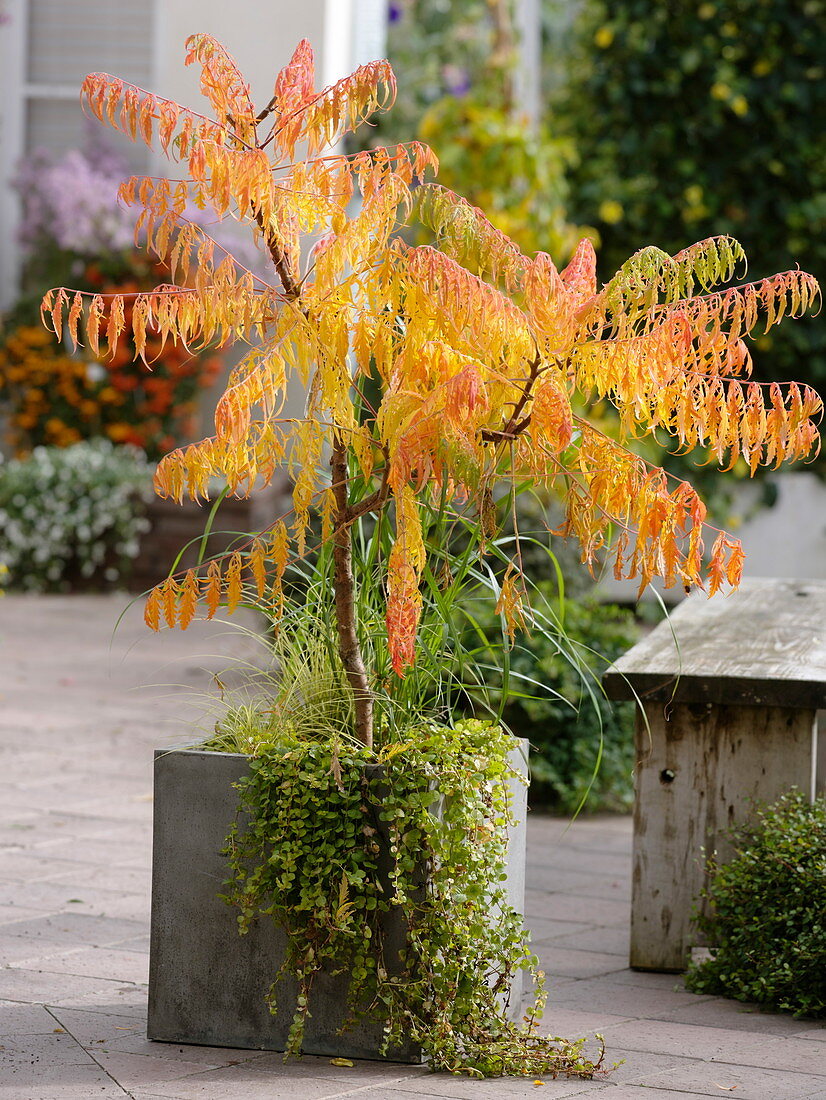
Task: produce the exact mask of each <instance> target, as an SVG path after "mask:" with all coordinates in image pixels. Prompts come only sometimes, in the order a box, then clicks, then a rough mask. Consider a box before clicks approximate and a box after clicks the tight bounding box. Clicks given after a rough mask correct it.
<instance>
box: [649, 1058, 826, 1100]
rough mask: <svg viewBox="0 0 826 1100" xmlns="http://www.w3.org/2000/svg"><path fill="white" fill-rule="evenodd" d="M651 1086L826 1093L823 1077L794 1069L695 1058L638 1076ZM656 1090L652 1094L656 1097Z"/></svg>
mask: <svg viewBox="0 0 826 1100" xmlns="http://www.w3.org/2000/svg"><path fill="white" fill-rule="evenodd" d="M636 1083H637V1084H639V1085H643V1086H645V1087H646V1088H650V1089H660V1088H670V1089H672V1090H674V1091H675V1092H679V1091H680V1090H682V1089H684V1090H686V1091H688V1090H689V1089H691V1090H693V1091H695V1092H704V1093H706V1094H707V1095H708V1096H718V1097H719V1096H725V1095H726V1093H729V1094H730V1095H732V1096H736V1097H737V1098H738V1100H802V1098H803V1097H810V1096H816V1095H817V1094H818V1093H817V1090H818V1089H820V1090H821V1091H820V1095H821V1096H824V1095H826V1083H824V1080H823V1078H822V1077H820V1078H819V1077H817V1076H814V1075H811V1074H808V1073H797V1072H795V1071H794V1069H792V1068H791V1067H790V1068H786V1069H783V1070H775V1069H765V1068H764V1069H755V1068H752V1067H751V1066H734V1065H716V1064H715V1065H712V1064H709V1063H707V1062H705V1063H704V1062H694V1064H693V1065H692V1066H691V1067H690V1068H689V1069H685V1068H683V1067H679V1068H675V1069H668V1070H665V1071H663V1072H661V1073H654V1074H649V1075H647V1076H644V1077H640V1078H639V1080H638V1081H637V1082H636ZM656 1095H657V1094H656V1093H655V1094H654V1096H655V1097H656Z"/></svg>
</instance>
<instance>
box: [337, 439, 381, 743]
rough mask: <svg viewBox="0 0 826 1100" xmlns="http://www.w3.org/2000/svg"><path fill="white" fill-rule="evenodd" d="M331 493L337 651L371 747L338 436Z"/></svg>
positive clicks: (359, 728) (362, 736)
mask: <svg viewBox="0 0 826 1100" xmlns="http://www.w3.org/2000/svg"><path fill="white" fill-rule="evenodd" d="M330 467H331V469H332V475H333V485H332V489H333V495H334V497H335V500H336V516H335V531H334V533H333V565H334V571H333V591H334V594H335V615H336V630H337V632H338V652H339V656H340V657H341V663H342V664H343V665H344V672H345V674H346V676H347V680H348V682H349V684H350V687H351V688H352V689H353V698H354V700H355V708H356V736H357V737H358V739H359V740H360V741H361V742H362V744H364V745H366V746H367V747H368V748H372V747H373V692H372V691H371V689H370V684H369V682H368V679H367V670H366V669H365V667H364V659H363V657H362V654H361V646H360V644H359V639H358V633H357V631H356V599H355V581H354V579H353V546H352V537H353V536H352V530H351V529H352V522H351V515H350V507H349V503H348V499H347V498H348V493H347V488H348V485H349V481H348V476H347V449H346V447H345V445H344V444H343V443H342V442H341V440H340V439H336V440H334V442H333V454H332V458H331V459H330Z"/></svg>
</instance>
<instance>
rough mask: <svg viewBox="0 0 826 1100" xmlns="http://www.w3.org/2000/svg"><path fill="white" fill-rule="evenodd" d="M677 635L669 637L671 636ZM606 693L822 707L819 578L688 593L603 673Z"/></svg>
mask: <svg viewBox="0 0 826 1100" xmlns="http://www.w3.org/2000/svg"><path fill="white" fill-rule="evenodd" d="M675 637H676V642H675ZM602 682H603V684H604V686H605V691H606V693H607V695H608V696H609V698H612V699H634V698H636V697H639V698H640V699H641V700H642V701H643V702H645V701H646V700H649V699H650V700H665V701H667V700H672V701H673V702H676V703H718V704H721V703H722V704H730V705H732V706H772V707H799V708H806V709H811V708H815V709H817V708H819V707H824V706H826V581H821V580H818V581H790V580H774V579H762V578H754V579H751V580H746V581H743V583H742V585H741V587H740V588H739V589H738V590H737V591H736V592H732V593H731V594H730V595H728V596H723V595H722V594H718V595H716V596H714V597H713V598H712V599H709V598H708V597H707V596H706V595H705V594H704V593H703V592H696V593H694V594H693V595H691V596H689V597H688V598H687V599H686V600H684V601H683V603H681V604H680V605H679V607H678V608H677V609H676V610H675V611H673V612H672V613H671V616H670V620H666V621H664V622H662V623H660V624H659V625H658V626H657V627H656V629H655V630H653V631H652V632H651V634H649V635H648V637H646V638H644V639H643V640H642V641H641V642H640V643H639V644H638V645H635V646H634V647H633V649H630V650H629V651H628V653H626V654H625V655H624V656H623V657H621V658H620V659H619V660H618V661H616V662H615V663H614V664H613V665H612V666H611V667H610V668H609V669H608V671H607V672H606V673H605V675H604V676H603V678H602Z"/></svg>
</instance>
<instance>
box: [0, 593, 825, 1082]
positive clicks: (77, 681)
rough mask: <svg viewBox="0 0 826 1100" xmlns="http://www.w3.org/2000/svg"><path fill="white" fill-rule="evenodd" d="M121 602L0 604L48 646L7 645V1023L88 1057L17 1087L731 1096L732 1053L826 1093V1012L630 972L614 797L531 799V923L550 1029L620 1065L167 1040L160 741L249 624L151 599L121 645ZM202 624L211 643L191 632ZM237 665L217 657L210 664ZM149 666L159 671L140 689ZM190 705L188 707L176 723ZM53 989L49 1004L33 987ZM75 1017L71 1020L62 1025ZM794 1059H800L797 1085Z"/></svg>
mask: <svg viewBox="0 0 826 1100" xmlns="http://www.w3.org/2000/svg"><path fill="white" fill-rule="evenodd" d="M124 604H125V598H124V597H119V596H114V597H93V598H89V597H48V598H47V599H46V600H45V601H40V600H37V599H35V600H32V599H31V598H30V597H17V596H11V597H9V596H7V597H5V598H4V601H3V619H4V631H3V636H2V637H0V645H2V644H3V642H4V640H6V639H7V638H9V637H15V636H23V633H22V631H23V627H24V626H25V629H26V634H25V636H26V637H31V638H32V639H33V640H34V641H33V644H32V647H31V656H30V654H29V652H28V651H25V650H23V649H20V647H17V648H16V649H14V648H13V647H10V646H8V644H7V645H6V650H9V649H12V650H13V651H12V652H9V653H8V657H7V658H6V657H5V656H4V661H5V664H4V673H5V683H4V695H5V698H4V707H3V709H2V711H0V774H2V775H3V777H4V782H5V783H6V784H7V787H8V792H9V797H8V798H6V799H5V800H4V799H3V798H2V797H0V878H5V879H6V880H7V881H6V883H5V888H3V887H0V929H2V939H0V944H2V945H9V946H8V947H7V952H8V953H9V957H10V958H12V957H13V961H16V962H26V960H29V959H37V960H38V962H37V965H36V966H35V965H32V964H31V963H27V964H26V965H25V966H21V965H17V966H13V967H10V968H6V969H0V996H3V995H5V996H6V997H9V998H11V999H10V1000H7V1001H6V1002H5V1003H4V1002H0V1033H2V1034H9V1035H12V1036H13V1043H15V1044H17V1045H16V1047H15V1048H14V1049H15V1050H16V1051H17V1053H18V1054H19V1055H21V1057H24V1054H21V1052H25V1053H31V1052H35V1053H37V1052H40V1053H41V1054H42V1051H43V1050H44V1049H53V1050H58V1051H61V1052H63V1051H69V1050H71V1049H72V1048H71V1047H70V1046H69V1045H67V1043H68V1040H69V1039H72V1040H73V1041H74V1040H75V1039H76V1040H77V1042H76V1043H75V1047H76V1049H77V1053H76V1054H74V1055H72V1056H71V1058H75V1059H76V1058H85V1059H86V1061H85V1062H84V1063H82V1064H80V1063H76V1062H73V1061H72V1060H71V1058H70V1059H69V1060H66V1059H65V1058H64V1057H63V1055H62V1054H61V1058H60V1059H58V1060H54V1059H52V1060H51V1065H52V1066H53V1068H54V1071H55V1072H54V1074H53V1079H49V1080H48V1081H46V1080H45V1079H43V1078H41V1079H40V1080H39V1081H38V1082H35V1078H34V1077H31V1076H30V1077H29V1078H28V1079H26V1082H25V1083H23V1084H22V1087H21V1080H22V1079H21V1078H20V1077H17V1078H16V1079H15V1081H14V1083H13V1084H11V1091H10V1089H9V1086H7V1083H6V1080H3V1083H2V1085H0V1100H53V1098H54V1100H63V1098H65V1100H89V1097H93V1096H101V1097H102V1098H103V1100H108V1097H109V1096H115V1095H117V1096H118V1097H120V1098H123V1097H124V1096H125V1095H126V1093H125V1091H124V1090H125V1089H128V1095H129V1096H131V1097H133V1098H134V1100H194V1098H195V1097H203V1098H204V1100H224V1098H226V1100H230V1098H231V1100H257V1098H258V1097H267V1100H271V1098H272V1097H275V1098H289V1100H314V1098H316V1097H317V1098H319V1100H321V1098H333V1097H339V1096H342V1097H343V1096H359V1097H360V1096H365V1097H375V1098H376V1100H413V1098H415V1097H422V1098H426V1097H431V1098H432V1097H446V1098H450V1097H457V1098H459V1100H464V1098H465V1097H472V1098H473V1100H485V1098H487V1097H494V1096H496V1097H497V1098H502V1100H507V1098H509V1097H521V1096H537V1095H538V1096H544V1097H548V1098H557V1097H558V1098H560V1100H561V1098H563V1097H566V1096H571V1097H573V1096H590V1095H594V1096H599V1097H605V1098H608V1100H625V1098H626V1097H628V1098H631V1097H633V1098H634V1100H652V1098H653V1100H670V1098H672V1097H673V1098H679V1100H690V1098H691V1097H694V1096H696V1097H700V1096H709V1095H723V1096H725V1095H727V1093H726V1091H724V1090H723V1089H721V1088H719V1087H718V1084H724V1081H723V1078H722V1077H721V1078H720V1079H719V1082H718V1078H717V1076H715V1075H716V1074H717V1073H721V1074H726V1073H734V1072H735V1071H736V1072H737V1073H739V1075H740V1084H739V1085H738V1088H737V1089H735V1090H733V1091H732V1092H731V1093H730V1095H733V1096H735V1097H736V1096H738V1095H742V1096H744V1097H746V1098H747V1100H751V1097H752V1095H754V1096H759V1093H753V1090H754V1089H755V1088H757V1087H758V1086H759V1084H760V1081H761V1079H762V1081H763V1083H764V1084H765V1085H766V1087H767V1088H769V1089H771V1090H773V1091H771V1092H768V1093H767V1094H766V1095H765V1100H792V1098H793V1097H794V1098H795V1100H796V1098H797V1096H798V1095H801V1096H802V1095H806V1093H800V1094H798V1093H796V1092H794V1089H795V1088H797V1087H798V1086H800V1087H801V1088H802V1089H809V1090H810V1091H809V1095H810V1096H811V1097H812V1098H814V1097H815V1096H817V1092H816V1091H812V1081H814V1083H815V1084H814V1089H815V1090H816V1089H818V1088H819V1086H818V1084H817V1081H818V1077H819V1075H820V1074H821V1073H822V1074H823V1078H824V1085H826V1070H823V1069H821V1068H820V1066H821V1065H822V1063H823V1061H824V1058H826V1045H824V1042H823V1039H824V1037H826V1029H824V1028H823V1026H822V1024H817V1023H815V1022H813V1023H807V1022H806V1021H795V1020H792V1019H791V1018H790V1017H786V1016H772V1015H765V1016H764V1015H762V1014H751V1013H749V1012H748V1011H747V1010H746V1009H745V1007H744V1006H742V1005H739V1004H736V1003H735V1002H726V1001H723V1000H721V999H719V998H711V997H695V996H694V995H692V994H689V993H687V992H686V991H685V990H684V987H683V986H682V980H681V978H680V977H679V976H678V975H658V974H640V973H636V972H634V971H630V970H628V969H627V968H626V966H625V962H626V961H627V937H628V919H629V915H630V905H629V901H628V896H629V893H628V892H629V886H630V881H631V875H630V868H631V832H632V824H631V820H630V818H628V817H622V816H616V815H599V816H594V817H585V816H581V817H579V818H578V819H577V820H576V821H575V822H573V823H570V822H568V821H564V820H560V819H558V818H552V817H548V816H545V815H542V814H535V813H534V814H532V815H531V818H530V821H529V835H528V852H529V867H530V869H531V871H530V882H531V889H530V890H529V892H528V898H527V903H528V904H527V911H528V913H529V922H528V923H529V925H531V926H532V931H533V942H534V944H535V946H536V947H537V949H538V951H539V953H540V955H541V956H542V958H543V961H544V963H545V965H546V967H547V969H548V970H549V992H550V1004H549V1007H548V1009H547V1012H546V1018H545V1020H544V1021H543V1031H545V1032H557V1033H560V1032H561V1033H562V1034H563V1035H564V1036H566V1037H568V1038H576V1037H578V1036H579V1035H592V1034H593V1033H594V1032H595V1031H602V1032H603V1033H604V1034H605V1038H606V1042H607V1046H608V1054H607V1061H608V1062H612V1061H616V1060H618V1059H620V1058H622V1057H625V1058H626V1062H625V1064H624V1065H621V1066H620V1067H619V1068H618V1069H616V1070H615V1071H614V1072H613V1073H612V1074H610V1075H609V1076H608V1077H605V1078H601V1079H599V1080H597V1081H593V1082H581V1081H550V1080H549V1081H546V1083H545V1084H543V1085H540V1086H536V1087H535V1086H534V1084H533V1082H532V1081H523V1080H515V1079H507V1080H504V1081H491V1082H474V1081H468V1080H466V1079H459V1078H452V1077H449V1076H444V1075H432V1074H429V1073H424V1074H423V1073H422V1072H421V1070H409V1069H406V1068H404V1067H401V1068H400V1067H388V1066H387V1065H383V1064H380V1063H359V1064H358V1065H357V1066H356V1067H354V1069H353V1070H346V1069H337V1068H336V1067H332V1066H330V1065H329V1062H328V1060H324V1059H304V1060H302V1061H301V1062H299V1063H295V1062H292V1063H290V1064H288V1065H287V1066H285V1065H284V1064H283V1062H282V1060H281V1057H280V1055H278V1054H273V1053H270V1052H261V1051H233V1050H222V1049H219V1048H207V1047H192V1046H183V1045H180V1044H162V1043H150V1042H148V1041H147V1040H146V1038H145V1017H146V1001H147V990H146V986H145V984H135V982H131V981H118V980H113V979H114V978H120V977H127V976H128V977H131V978H140V979H141V980H144V979H145V969H144V967H145V959H146V951H147V938H146V933H147V921H148V868H149V864H150V852H151V814H152V804H151V801H150V800H149V799H150V776H151V768H152V750H153V749H154V747H155V746H157V745H162V744H164V743H167V744H170V745H173V744H183V743H188V742H189V740H190V737H189V736H188V734H186V733H184V732H182V731H184V730H185V729H186V728H187V723H192V722H193V721H200V720H201V719H202V716H203V708H199V707H197V706H193V705H192V703H193V696H192V694H191V693H192V692H193V691H196V692H197V691H203V690H206V691H208V690H209V688H210V674H209V672H208V671H204V669H201V668H198V664H199V660H200V659H199V658H198V657H196V656H193V653H194V652H195V650H196V649H198V648H199V647H201V646H202V647H203V652H204V653H205V654H209V653H210V652H212V653H215V652H216V649H217V648H218V647H219V646H224V652H228V647H230V646H231V645H232V644H233V642H232V640H231V639H228V638H225V639H221V638H220V635H221V634H222V633H223V632H224V630H225V628H224V627H223V626H222V625H221V624H212V626H211V627H210V628H209V629H208V630H204V631H201V632H200V633H198V632H197V630H196V628H195V627H193V628H191V629H190V631H188V632H187V636H183V635H181V634H180V632H172V631H170V632H166V633H164V634H162V635H161V636H154V635H151V634H150V633H149V632H148V631H146V630H145V629H144V628H143V626H142V624H141V622H140V617H141V616H140V608H139V607H137V606H136V607H134V608H133V609H132V610H131V611H130V612H129V614H128V615H127V618H126V620H125V624H124V626H123V627H122V628H121V629H119V630H118V631H117V633H116V635H115V641H114V648H113V646H112V641H111V635H112V627H113V625H114V623H115V620H116V619H117V616H118V615H119V614H120V611H121V609H122V608H123V606H124ZM197 629H199V628H197ZM193 630H196V634H195V635H193ZM210 631H211V634H210ZM193 637H195V638H196V639H200V640H198V641H196V644H195V645H194V646H193ZM136 641H137V642H138V643H139V644H137V645H134V643H135V642H136ZM33 657H34V658H36V659H32V658H33ZM169 662H171V663H169ZM225 663H226V662H225V661H224V660H223V659H220V660H218V661H217V663H214V664H212V665H210V664H209V662H208V661H206V662H204V664H205V667H207V668H209V667H215V668H219V667H221V665H222V664H225ZM165 664H167V667H164V665H165ZM141 683H143V684H154V685H157V686H156V687H154V688H152V689H151V690H147V689H146V688H143V689H141V691H140V692H138V693H134V694H130V689H131V688H132V687H134V686H136V685H139V684H141ZM172 684H178V685H183V686H181V687H176V688H172V687H170V686H169V685H172ZM163 685H167V686H163ZM201 698H202V699H203V696H201ZM173 711H174V712H175V714H176V715H179V716H180V718H181V719H182V721H180V722H177V721H174V720H173V721H171V722H166V721H164V720H163V719H164V718H168V717H169V716H170V714H171V713H172V712H173ZM92 714H93V715H94V717H95V721H94V722H93V723H92V722H90V721H89V715H92ZM4 789H5V788H4ZM4 855H5V861H4ZM9 886H11V887H12V889H11V890H9V889H8V887H9ZM3 889H5V892H3ZM69 897H78V898H81V899H83V901H82V903H70V902H68V900H67V899H68V898H69ZM50 960H52V961H50ZM51 967H54V968H61V970H63V969H65V970H66V973H62V972H61V973H57V972H54V973H52V972H51V971H50V969H49V968H51ZM133 968H134V969H133ZM605 968H608V969H607V970H606V969H605ZM75 970H78V971H81V973H78V974H75V973H72V971H75ZM91 974H101V975H103V976H102V977H90V976H89V975H91ZM588 975H596V976H591V977H589V976H588ZM10 983H11V984H10ZM38 1001H46V1006H44V1005H42V1004H38V1003H33V1004H30V1003H28V1002H38ZM58 1026H62V1027H64V1028H65V1033H64V1034H62V1035H61V1033H60V1032H55V1031H54V1028H55V1027H58ZM56 1035H57V1036H58V1037H60V1040H61V1041H60V1043H59V1044H55V1036H56ZM101 1040H102V1041H101ZM0 1045H2V1040H0ZM82 1048H85V1050H86V1051H88V1053H84V1049H82ZM94 1058H98V1059H100V1060H101V1061H105V1062H106V1065H107V1068H108V1069H109V1070H110V1071H111V1073H112V1074H113V1076H114V1077H116V1078H118V1080H122V1081H123V1084H124V1088H120V1087H119V1086H114V1091H113V1082H112V1079H111V1078H110V1077H108V1076H106V1074H105V1073H104V1071H103V1070H102V1068H101V1067H99V1066H97V1065H96V1063H95V1062H94ZM714 1058H718V1059H720V1058H724V1059H725V1061H712V1059H714ZM44 1060H45V1061H48V1059H44V1058H43V1057H40V1061H39V1062H38V1063H37V1065H34V1064H32V1062H31V1061H30V1063H29V1066H28V1070H29V1071H32V1072H33V1071H34V1070H35V1069H42V1068H43V1066H42V1063H43V1062H44ZM781 1067H789V1072H788V1073H787V1072H785V1071H783V1074H782V1076H783V1081H782V1082H779V1081H778V1079H777V1077H776V1075H777V1073H778V1072H779V1071H780V1070H781ZM61 1069H62V1074H61V1073H60V1072H58V1071H60V1070H61ZM21 1072H22V1067H21ZM795 1073H796V1075H797V1080H795V1079H794V1076H793V1075H794V1074H795ZM73 1075H76V1076H73ZM77 1075H80V1076H79V1077H78V1076H77ZM773 1075H774V1076H773ZM732 1080H734V1078H732ZM747 1088H748V1089H752V1092H748V1091H746V1089H747ZM784 1089H785V1091H783V1090H784ZM820 1100H826V1088H824V1089H823V1090H822V1091H821V1095H820Z"/></svg>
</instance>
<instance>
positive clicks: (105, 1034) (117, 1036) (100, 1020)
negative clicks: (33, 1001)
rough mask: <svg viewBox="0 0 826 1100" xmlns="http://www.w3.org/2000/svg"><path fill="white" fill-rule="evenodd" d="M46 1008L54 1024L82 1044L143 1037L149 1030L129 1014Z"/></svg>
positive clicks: (96, 1044)
mask: <svg viewBox="0 0 826 1100" xmlns="http://www.w3.org/2000/svg"><path fill="white" fill-rule="evenodd" d="M46 1010H47V1011H48V1012H49V1015H50V1016H51V1017H52V1019H53V1020H54V1021H55V1026H56V1027H62V1028H64V1029H65V1030H66V1031H67V1032H68V1034H69V1035H71V1036H72V1038H73V1039H74V1040H75V1041H76V1042H78V1043H80V1045H81V1046H83V1047H87V1046H88V1047H92V1046H99V1045H104V1046H106V1045H108V1044H109V1043H110V1042H117V1041H119V1040H121V1039H124V1038H126V1037H130V1036H136V1035H137V1036H141V1037H142V1036H143V1035H144V1034H145V1032H146V1024H145V1022H144V1021H143V1020H137V1019H135V1018H134V1017H132V1016H129V1015H123V1014H115V1013H111V1012H91V1011H89V1010H88V1009H86V1010H84V1009H76V1008H57V1007H55V1006H52V1005H47V1006H46Z"/></svg>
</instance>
